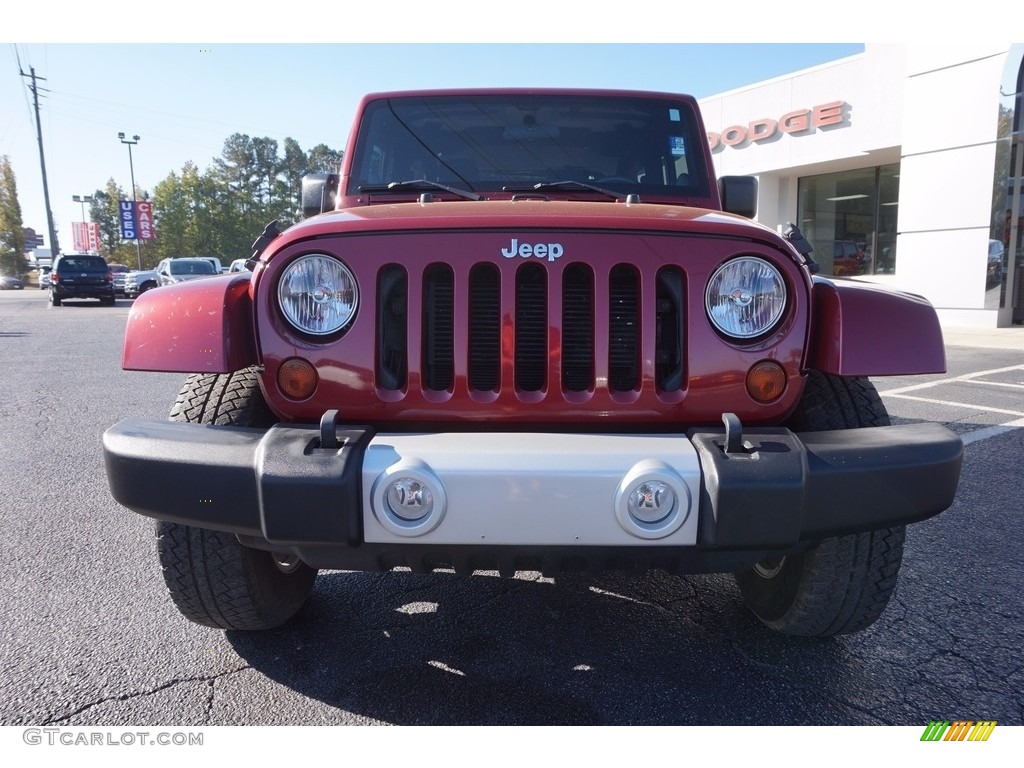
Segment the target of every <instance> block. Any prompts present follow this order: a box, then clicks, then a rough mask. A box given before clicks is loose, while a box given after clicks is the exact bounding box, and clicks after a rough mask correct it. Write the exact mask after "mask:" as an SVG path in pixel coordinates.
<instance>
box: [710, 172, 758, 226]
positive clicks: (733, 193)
mask: <svg viewBox="0 0 1024 768" xmlns="http://www.w3.org/2000/svg"><path fill="white" fill-rule="evenodd" d="M718 194H719V196H720V197H721V198H722V210H723V211H726V212H727V213H735V214H737V215H739V216H745V217H746V218H748V219H752V218H754V215H755V214H756V213H757V179H756V178H754V177H753V176H723V177H722V178H720V179H719V180H718Z"/></svg>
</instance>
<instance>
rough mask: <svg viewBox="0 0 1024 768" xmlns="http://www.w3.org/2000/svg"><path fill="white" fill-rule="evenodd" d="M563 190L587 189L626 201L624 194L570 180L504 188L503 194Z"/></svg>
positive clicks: (502, 189)
mask: <svg viewBox="0 0 1024 768" xmlns="http://www.w3.org/2000/svg"><path fill="white" fill-rule="evenodd" d="M561 189H585V190H587V191H589V192H597V193H598V194H599V195H608V197H611V198H613V199H615V200H625V199H626V194H625V193H624V192H615V191H614V190H611V189H605V188H604V187H599V186H597V185H596V184H587V182H585V181H575V180H574V179H568V180H567V181H542V182H540V183H539V184H533V185H531V186H521V187H515V186H511V187H502V188H501V191H502V192H557V191H558V190H561Z"/></svg>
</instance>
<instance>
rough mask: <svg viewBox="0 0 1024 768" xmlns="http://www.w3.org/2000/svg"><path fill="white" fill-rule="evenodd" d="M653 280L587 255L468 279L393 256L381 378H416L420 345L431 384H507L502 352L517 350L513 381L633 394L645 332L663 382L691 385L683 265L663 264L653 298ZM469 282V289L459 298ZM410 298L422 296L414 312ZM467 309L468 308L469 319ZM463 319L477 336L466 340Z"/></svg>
mask: <svg viewBox="0 0 1024 768" xmlns="http://www.w3.org/2000/svg"><path fill="white" fill-rule="evenodd" d="M506 281H510V282H509V283H508V284H506ZM642 283H643V278H642V276H641V274H640V272H639V270H638V269H637V268H636V267H635V266H633V265H631V264H625V263H623V264H617V265H615V266H613V267H612V268H611V269H610V270H608V271H607V272H606V273H604V274H600V273H595V270H594V268H593V267H591V266H590V265H589V264H583V263H571V264H567V265H566V266H565V268H564V269H563V270H561V271H558V270H548V269H546V268H545V267H544V266H542V265H541V264H536V263H526V264H521V265H518V267H517V268H516V269H515V270H514V271H512V270H502V269H499V267H498V266H496V265H495V264H492V263H480V264H476V265H475V266H474V267H473V268H472V269H471V270H470V271H469V274H468V276H466V277H464V278H463V277H459V276H456V275H455V273H454V272H453V270H452V269H451V267H449V266H448V265H444V264H431V265H429V266H427V267H426V268H424V269H422V271H417V270H415V269H412V270H411V271H409V270H407V268H406V267H403V266H399V265H397V264H390V265H387V266H385V267H383V268H381V269H380V271H379V272H378V275H377V319H376V320H377V349H376V375H377V386H378V388H379V389H381V390H391V391H404V390H405V389H406V388H407V387H408V386H410V383H409V382H410V375H409V349H410V346H411V345H413V344H415V345H417V346H418V347H419V349H420V360H421V368H422V370H421V371H420V372H419V377H418V380H419V382H420V384H419V386H420V387H421V388H422V389H423V390H424V391H426V392H451V391H453V389H454V387H455V382H456V372H457V371H460V370H464V371H465V375H466V381H467V386H468V388H469V390H470V391H471V392H479V393H488V392H496V391H498V390H499V389H500V388H501V381H502V360H503V355H504V358H505V359H508V360H511V365H512V377H511V381H512V383H513V385H514V387H515V389H516V391H518V392H521V393H545V395H546V396H554V395H556V394H558V393H560V392H565V393H583V392H590V391H594V390H596V389H601V388H606V389H607V390H609V391H611V392H618V393H628V392H634V391H638V390H639V389H640V387H641V385H642V381H641V376H642V374H641V371H642V368H643V354H644V348H645V347H644V343H643V339H644V337H645V335H646V336H649V337H651V341H650V345H651V346H650V349H653V353H654V367H655V386H656V387H657V389H658V391H662V392H671V391H679V390H681V389H683V387H684V385H685V370H684V364H685V361H684V356H683V341H684V338H685V335H684V323H683V318H684V313H685V306H684V295H685V291H684V276H683V273H682V270H681V269H679V268H677V267H663V268H661V269H660V270H658V272H657V273H656V276H655V299H654V301H653V302H649V303H648V304H649V305H646V306H645V304H644V301H643V296H644V292H643V290H642ZM461 291H465V292H466V295H465V296H464V297H463V298H462V300H461V301H460V300H459V299H458V294H459V293H460V292H461ZM410 296H419V297H421V299H420V301H419V302H417V303H418V304H419V307H417V308H415V309H413V311H416V309H419V313H418V314H419V317H418V318H415V319H413V318H410V299H409V297H410ZM553 297H556V298H555V300H553ZM457 307H463V310H462V312H461V314H463V317H458V315H459V314H460V311H459V310H458V309H457ZM503 317H510V318H511V327H510V328H509V327H508V326H507V321H506V325H505V326H504V327H503V322H502V318H503ZM462 323H465V331H464V333H463V334H462V336H464V337H465V339H466V343H465V345H464V347H462V348H461V349H460V345H459V343H458V338H459V337H460V333H459V328H460V327H462V326H461V324H462ZM553 323H554V324H555V325H558V324H560V327H556V328H553V327H552V325H553ZM600 339H607V344H601V343H600ZM600 355H606V357H605V360H604V361H602V362H604V363H605V365H598V364H597V361H598V359H599V356H600ZM460 357H464V359H460ZM598 369H603V370H606V371H607V379H606V381H599V380H598V376H597V373H596V372H597V371H598Z"/></svg>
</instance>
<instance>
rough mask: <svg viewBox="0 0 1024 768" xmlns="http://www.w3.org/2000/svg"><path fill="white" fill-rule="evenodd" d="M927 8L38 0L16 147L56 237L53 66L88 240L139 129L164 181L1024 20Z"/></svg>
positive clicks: (697, 88)
mask: <svg viewBox="0 0 1024 768" xmlns="http://www.w3.org/2000/svg"><path fill="white" fill-rule="evenodd" d="M8 5H11V4H10V3H9V4H8ZM910 6H911V4H906V7H904V6H903V5H901V4H894V3H892V2H891V0H858V2H857V3H855V4H848V5H841V6H840V5H835V4H831V3H818V4H810V3H807V2H797V0H775V2H773V3H765V2H764V0H729V2H727V3H720V4H710V5H709V4H706V3H687V2H685V0H630V2H628V3H606V4H598V3H595V2H590V1H588V2H583V0H516V2H514V3H486V2H480V0H445V2H443V3H436V2H435V3H424V2H422V0H387V2H384V3H379V2H377V3H375V2H372V0H371V1H370V2H366V1H365V0H364V1H363V2H354V1H352V0H342V1H341V2H333V3H332V2H327V3H319V4H313V5H310V4H308V3H306V4H287V3H281V2H280V0H273V1H271V0H246V2H245V3H217V2H215V1H214V0H176V1H175V2H174V3H164V4H160V3H155V2H146V3H124V2H123V1H122V0H118V1H116V2H115V0H91V1H90V2H88V3H83V2H81V0H77V1H76V2H71V0H48V1H47V2H46V3H39V2H35V3H26V2H20V3H15V4H14V5H12V6H11V7H10V8H7V9H5V11H4V12H3V19H2V23H0V45H2V48H3V51H2V52H0V155H9V156H10V158H11V161H12V164H13V166H14V171H15V174H16V175H17V180H18V190H19V198H20V200H21V205H22V214H23V219H24V221H25V224H26V225H27V226H31V227H34V228H35V229H36V230H37V231H39V232H45V230H46V217H45V208H44V205H43V193H42V181H41V175H40V171H39V156H38V147H37V144H36V138H35V124H34V118H33V117H32V110H31V107H30V104H31V98H30V95H29V93H28V89H27V87H26V81H25V79H24V78H22V77H21V76H20V75H19V72H18V70H19V66H20V67H21V69H23V70H24V71H26V72H27V71H28V68H29V67H30V66H34V67H35V68H36V73H37V74H38V75H41V76H43V77H46V78H47V81H46V82H45V83H43V84H42V85H43V86H44V87H46V88H48V89H50V92H49V93H48V94H46V97H45V99H43V102H42V124H43V141H44V147H45V151H46V163H47V173H48V180H49V186H50V202H51V208H52V211H53V215H54V218H55V223H56V226H57V229H58V234H59V236H60V237H61V240H62V243H63V245H64V247H70V245H71V227H70V224H71V222H72V221H77V220H79V219H81V209H80V206H79V205H78V204H77V203H75V202H73V201H72V196H73V195H76V194H77V195H86V194H90V193H92V192H93V191H95V190H96V189H97V188H100V187H103V186H104V185H105V183H106V182H107V179H109V178H111V177H113V178H114V179H115V180H116V181H117V182H118V183H119V184H121V185H122V187H124V188H125V189H126V190H127V189H129V188H130V181H129V169H128V157H127V154H128V151H127V148H126V147H125V146H124V145H123V144H121V143H120V141H119V140H118V138H117V134H118V132H119V131H124V132H125V133H126V134H127V135H128V136H132V135H134V134H138V135H139V136H141V140H140V141H139V144H138V145H137V146H136V147H135V148H134V149H133V156H134V160H135V179H136V181H137V182H138V183H139V185H141V186H142V187H144V188H146V189H149V190H152V188H153V186H154V185H155V184H157V183H158V182H159V181H160V180H161V179H163V178H165V177H166V176H167V174H168V173H170V172H171V171H172V170H179V169H180V168H181V166H182V165H183V164H184V163H185V162H186V161H189V160H191V161H193V162H195V163H196V164H197V165H198V166H199V168H200V169H205V168H207V167H208V166H209V165H210V163H211V161H212V159H213V158H214V157H215V156H217V155H219V154H220V151H221V149H222V147H223V142H224V139H226V138H227V137H228V136H229V135H230V134H232V133H235V132H239V133H246V134H249V135H250V136H270V137H272V138H275V139H277V140H278V142H279V143H280V142H281V141H282V140H283V139H284V138H285V137H286V136H291V137H293V138H295V139H296V140H297V141H298V142H299V144H300V145H301V146H302V147H303V148H304V149H308V148H309V147H311V146H313V145H315V144H318V143H321V142H323V143H326V144H328V145H329V146H332V147H335V148H338V149H341V148H343V147H344V145H345V140H346V138H347V136H348V132H349V128H350V124H351V119H352V113H353V110H354V108H355V106H356V104H357V102H358V100H359V98H360V97H361V96H362V95H363V94H364V93H367V92H371V91H381V90H389V89H407V88H421V87H427V88H438V87H469V86H484V87H486V86H500V85H507V86H538V87H539V86H551V87H554V86H566V87H572V86H580V87H609V88H631V89H643V90H660V91H671V92H686V93H692V94H694V95H695V96H697V97H698V98H700V97H703V96H709V95H713V94H716V93H721V92H723V91H726V90H731V89H733V88H737V87H742V86H744V85H748V84H751V83H754V82H758V81H761V80H765V79H769V78H772V77H776V76H780V75H784V74H788V73H790V72H794V71H797V70H800V69H804V68H807V67H811V66H816V65H819V64H823V63H826V62H829V61H833V60H835V59H839V58H843V57H845V56H849V55H854V54H856V53H858V52H860V51H862V50H863V48H864V46H863V43H862V41H865V40H867V41H870V42H873V43H892V42H907V41H908V37H910V38H916V39H917V40H918V41H927V42H928V43H929V44H935V45H943V44H948V43H954V44H958V45H962V44H964V43H965V42H969V41H970V40H971V39H987V38H990V37H991V36H992V35H993V34H999V33H1000V31H1001V30H1003V29H1008V30H1011V32H1010V34H1013V32H1012V30H1018V31H1019V30H1021V29H1024V11H1022V9H1024V6H1022V5H1021V4H1020V0H973V2H972V3H971V4H970V6H969V9H968V7H965V8H964V9H959V10H957V11H956V16H955V19H952V18H951V17H949V15H948V14H942V13H926V14H922V13H921V12H920V11H918V10H914V9H913V8H911V7H910ZM203 37H207V39H202V38H203ZM768 41H772V42H770V43H769V42H768ZM818 41H830V42H829V43H827V44H823V43H819V42H818ZM19 58H20V64H19Z"/></svg>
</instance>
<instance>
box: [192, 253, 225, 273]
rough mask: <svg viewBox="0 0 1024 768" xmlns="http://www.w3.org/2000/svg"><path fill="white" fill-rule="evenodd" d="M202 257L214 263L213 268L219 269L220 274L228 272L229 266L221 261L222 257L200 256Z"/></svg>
mask: <svg viewBox="0 0 1024 768" xmlns="http://www.w3.org/2000/svg"><path fill="white" fill-rule="evenodd" d="M198 258H200V259H206V260H207V261H208V262H210V263H211V264H213V268H214V269H215V270H216V271H217V274H218V275H223V274H224V273H225V272H227V271H228V270H227V268H226V267H225V266H224V265H223V264H222V263H221V261H220V259H218V258H217V257H216V256H199V257H198Z"/></svg>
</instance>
